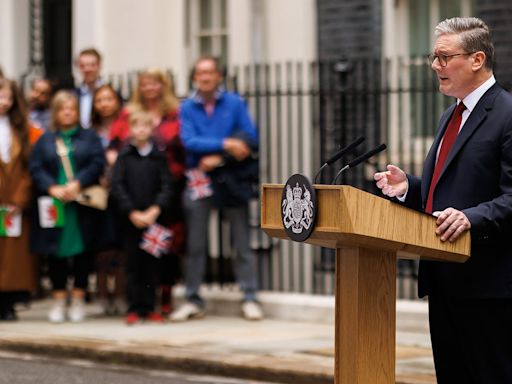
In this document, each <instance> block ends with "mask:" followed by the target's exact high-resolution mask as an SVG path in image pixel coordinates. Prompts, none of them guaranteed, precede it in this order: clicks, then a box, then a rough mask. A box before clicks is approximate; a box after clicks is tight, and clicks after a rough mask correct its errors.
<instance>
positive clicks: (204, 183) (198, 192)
mask: <svg viewBox="0 0 512 384" xmlns="http://www.w3.org/2000/svg"><path fill="white" fill-rule="evenodd" d="M185 174H186V176H187V189H188V190H189V192H190V199H191V200H199V199H204V198H206V197H209V196H211V195H213V189H212V185H211V180H210V178H209V177H208V175H207V174H206V173H204V172H203V171H201V170H200V169H198V168H194V169H189V170H188V171H186V172H185Z"/></svg>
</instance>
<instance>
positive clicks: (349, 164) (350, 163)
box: [331, 144, 386, 184]
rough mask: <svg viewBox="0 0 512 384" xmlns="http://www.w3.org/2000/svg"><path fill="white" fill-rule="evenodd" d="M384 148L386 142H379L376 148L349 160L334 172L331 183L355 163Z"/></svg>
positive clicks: (334, 182)
mask: <svg viewBox="0 0 512 384" xmlns="http://www.w3.org/2000/svg"><path fill="white" fill-rule="evenodd" d="M385 149H386V144H381V145H379V146H378V147H376V148H373V149H372V150H370V151H368V152H366V153H364V154H362V155H361V156H358V157H356V158H355V159H353V160H352V161H351V162H349V163H348V164H347V165H345V166H344V167H343V168H341V169H340V170H339V172H338V173H337V174H336V176H335V177H334V179H333V180H332V183H331V184H336V181H337V180H338V177H340V175H341V174H342V173H343V172H344V171H345V170H347V169H349V168H354V167H355V166H356V165H358V164H360V163H362V162H363V161H366V160H368V159H369V158H370V157H372V156H375V155H376V154H377V153H379V152H382V151H383V150H385Z"/></svg>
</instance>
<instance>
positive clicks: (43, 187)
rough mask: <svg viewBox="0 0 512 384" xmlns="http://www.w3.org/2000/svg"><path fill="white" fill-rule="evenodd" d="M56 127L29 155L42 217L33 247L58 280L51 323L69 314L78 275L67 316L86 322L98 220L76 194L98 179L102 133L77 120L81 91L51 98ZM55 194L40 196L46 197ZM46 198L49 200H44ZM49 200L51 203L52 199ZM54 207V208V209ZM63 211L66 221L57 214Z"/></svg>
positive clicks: (54, 125) (94, 213) (101, 171)
mask: <svg viewBox="0 0 512 384" xmlns="http://www.w3.org/2000/svg"><path fill="white" fill-rule="evenodd" d="M51 120H52V121H51V123H52V127H51V128H52V129H51V130H50V131H49V132H47V133H45V134H44V135H43V136H41V138H40V139H39V141H38V142H37V144H36V146H35V147H34V150H33V152H32V155H31V158H30V164H29V168H30V173H31V176H32V179H33V183H34V188H35V192H36V196H37V197H38V209H36V210H35V211H36V212H37V216H38V217H37V218H36V219H35V220H34V224H35V225H34V230H33V231H32V238H31V248H32V250H33V251H34V252H36V253H38V254H41V255H47V256H48V269H49V275H50V279H51V281H52V285H53V298H54V305H53V306H52V308H51V309H50V312H49V313H48V318H49V320H50V321H51V322H62V321H64V320H65V318H66V302H67V300H66V298H67V291H66V285H67V278H68V276H73V277H74V288H73V291H72V294H71V299H72V300H71V306H70V308H69V310H68V311H67V317H68V318H69V320H71V321H75V322H76V321H81V320H83V318H84V316H85V312H84V293H85V289H86V287H87V276H88V272H89V260H88V252H89V251H91V250H92V249H93V247H94V241H95V238H96V233H95V228H97V226H96V225H95V221H96V218H97V214H98V212H97V211H96V210H94V209H92V208H88V207H85V206H81V205H78V204H77V203H76V202H75V199H76V197H77V196H78V194H79V193H80V191H81V189H82V188H85V187H88V186H90V185H93V184H97V183H98V179H99V177H100V176H101V174H102V173H103V168H104V165H105V160H104V154H103V148H102V146H101V142H100V139H99V137H98V136H97V135H96V134H95V133H94V132H93V131H90V130H85V129H83V128H81V127H80V126H79V124H78V121H79V110H78V100H77V98H76V96H75V95H74V94H73V93H71V92H67V91H61V92H58V93H57V94H56V95H55V97H54V99H53V101H52V119H51ZM57 139H61V140H62V142H63V143H64V145H65V148H66V151H65V152H67V157H68V158H69V161H70V162H71V167H72V169H73V175H74V177H73V179H72V180H68V178H67V177H66V172H65V171H64V167H63V165H62V161H61V158H60V157H59V155H58V154H57V146H56V140H57ZM48 196H49V197H51V198H53V200H51V199H48V198H47V199H44V198H43V199H41V197H48ZM43 200H46V202H44V203H43ZM48 200H50V203H48ZM49 212H53V216H52V214H49ZM56 212H57V215H60V214H61V213H63V217H64V220H63V223H62V222H61V220H60V218H59V217H57V218H56V217H55V216H54V215H55V213H56Z"/></svg>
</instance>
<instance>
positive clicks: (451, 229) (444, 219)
mask: <svg viewBox="0 0 512 384" xmlns="http://www.w3.org/2000/svg"><path fill="white" fill-rule="evenodd" d="M432 215H434V216H435V217H437V221H436V224H437V229H436V235H437V236H441V241H446V240H448V241H449V242H450V243H451V242H454V241H455V240H457V238H459V236H460V235H462V234H463V233H464V232H466V231H468V230H469V229H470V228H471V223H470V222H469V220H468V218H467V217H466V215H465V214H464V213H462V212H461V211H458V210H456V209H454V208H446V209H445V210H444V211H442V212H441V211H436V212H434V213H432Z"/></svg>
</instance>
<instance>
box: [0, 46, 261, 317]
mask: <svg viewBox="0 0 512 384" xmlns="http://www.w3.org/2000/svg"><path fill="white" fill-rule="evenodd" d="M101 60H102V58H101V55H100V54H99V52H98V51H97V50H96V49H93V48H90V49H85V50H82V51H81V52H80V54H79V55H78V57H77V60H76V63H77V67H78V69H79V71H80V74H81V76H82V82H81V84H79V86H78V87H77V88H76V89H70V90H58V91H57V92H55V93H54V92H53V90H52V84H51V82H50V81H48V80H47V79H44V78H37V79H34V80H33V81H32V83H31V84H30V88H31V89H30V92H29V93H28V94H27V96H28V97H27V99H25V98H24V97H23V96H24V95H23V92H22V91H21V90H20V89H19V88H18V86H17V85H16V82H15V81H12V80H10V79H7V78H5V77H4V75H2V74H0V160H1V161H0V320H4V321H7V320H16V319H17V314H16V304H17V303H18V302H22V301H25V302H26V301H29V300H30V299H31V298H32V297H33V295H34V292H35V291H36V290H37V288H38V287H39V285H40V279H41V271H42V270H43V268H42V266H43V265H44V270H45V271H47V275H48V277H49V279H50V281H51V289H52V306H51V309H50V310H49V312H48V319H49V321H51V322H55V323H60V322H64V321H72V322H79V321H83V320H84V319H85V316H86V312H85V300H86V296H87V292H88V284H90V281H91V280H90V279H89V276H90V274H91V273H94V274H95V275H96V279H95V281H96V294H95V295H94V300H97V302H98V303H99V304H100V305H101V308H102V310H103V312H104V314H105V315H122V316H124V319H125V322H126V324H128V325H132V324H135V323H137V322H139V321H153V322H164V320H166V319H169V320H171V321H185V320H188V319H191V318H195V317H202V316H204V315H205V309H204V307H205V303H204V301H203V300H202V298H201V297H200V296H199V286H200V284H201V283H202V281H203V277H204V273H205V266H206V259H207V252H208V236H207V225H208V221H209V214H210V211H211V209H212V208H213V207H217V208H219V209H222V211H223V212H224V213H225V217H226V218H227V219H228V220H229V221H230V224H231V238H232V241H233V243H234V248H235V250H236V251H237V261H236V268H235V269H236V276H237V280H238V283H239V284H240V289H241V291H242V293H243V299H242V306H241V313H242V315H243V316H244V317H245V318H246V319H248V320H259V319H262V318H263V313H262V310H261V307H260V305H259V304H258V302H257V300H256V291H257V278H256V260H255V255H254V253H253V252H252V251H251V249H250V248H249V246H248V244H249V241H248V234H249V224H248V207H247V202H248V200H249V198H250V197H251V195H252V188H251V185H252V184H253V183H254V181H255V178H256V177H257V150H258V135H257V131H256V128H255V125H254V122H253V121H252V120H251V118H250V116H249V113H248V109H247V106H246V104H245V102H244V100H243V99H242V98H241V97H240V96H238V95H237V94H234V93H231V92H228V91H226V90H225V89H224V88H223V86H222V80H223V78H222V74H221V70H220V68H219V66H218V63H217V62H216V60H215V58H213V57H202V58H199V59H198V60H197V62H196V63H195V66H194V73H193V80H194V89H193V91H192V93H191V95H190V96H189V97H188V98H187V99H186V100H185V101H184V102H183V103H182V104H181V105H180V102H179V100H178V98H177V97H176V95H175V94H174V92H173V86H172V84H171V79H170V78H169V76H167V75H166V74H165V73H164V72H163V71H161V70H159V69H156V68H148V69H146V70H143V71H141V72H139V74H138V79H137V80H138V81H137V83H136V84H135V86H134V89H133V90H132V94H131V97H130V99H129V100H128V102H127V103H124V102H123V100H122V98H121V97H120V95H119V94H118V92H117V91H116V90H115V89H114V88H113V87H112V86H111V85H110V84H108V83H106V82H105V81H103V80H102V78H101V76H100V72H101ZM254 170H256V171H254ZM91 188H93V189H94V188H95V190H96V191H98V190H100V191H102V193H104V194H105V195H106V196H105V199H106V200H107V204H106V206H105V207H98V206H94V204H91V201H90V199H91V196H90V195H88V193H89V192H88V191H90V190H91ZM90 193H92V192H90ZM100 195H101V193H100ZM182 267H183V269H184V271H183V273H182ZM182 275H183V276H184V279H183V280H184V284H185V288H186V301H185V303H184V304H183V305H182V306H181V307H179V308H174V306H173V299H172V288H173V286H174V285H175V284H176V283H177V282H178V281H179V280H180V276H182Z"/></svg>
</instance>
